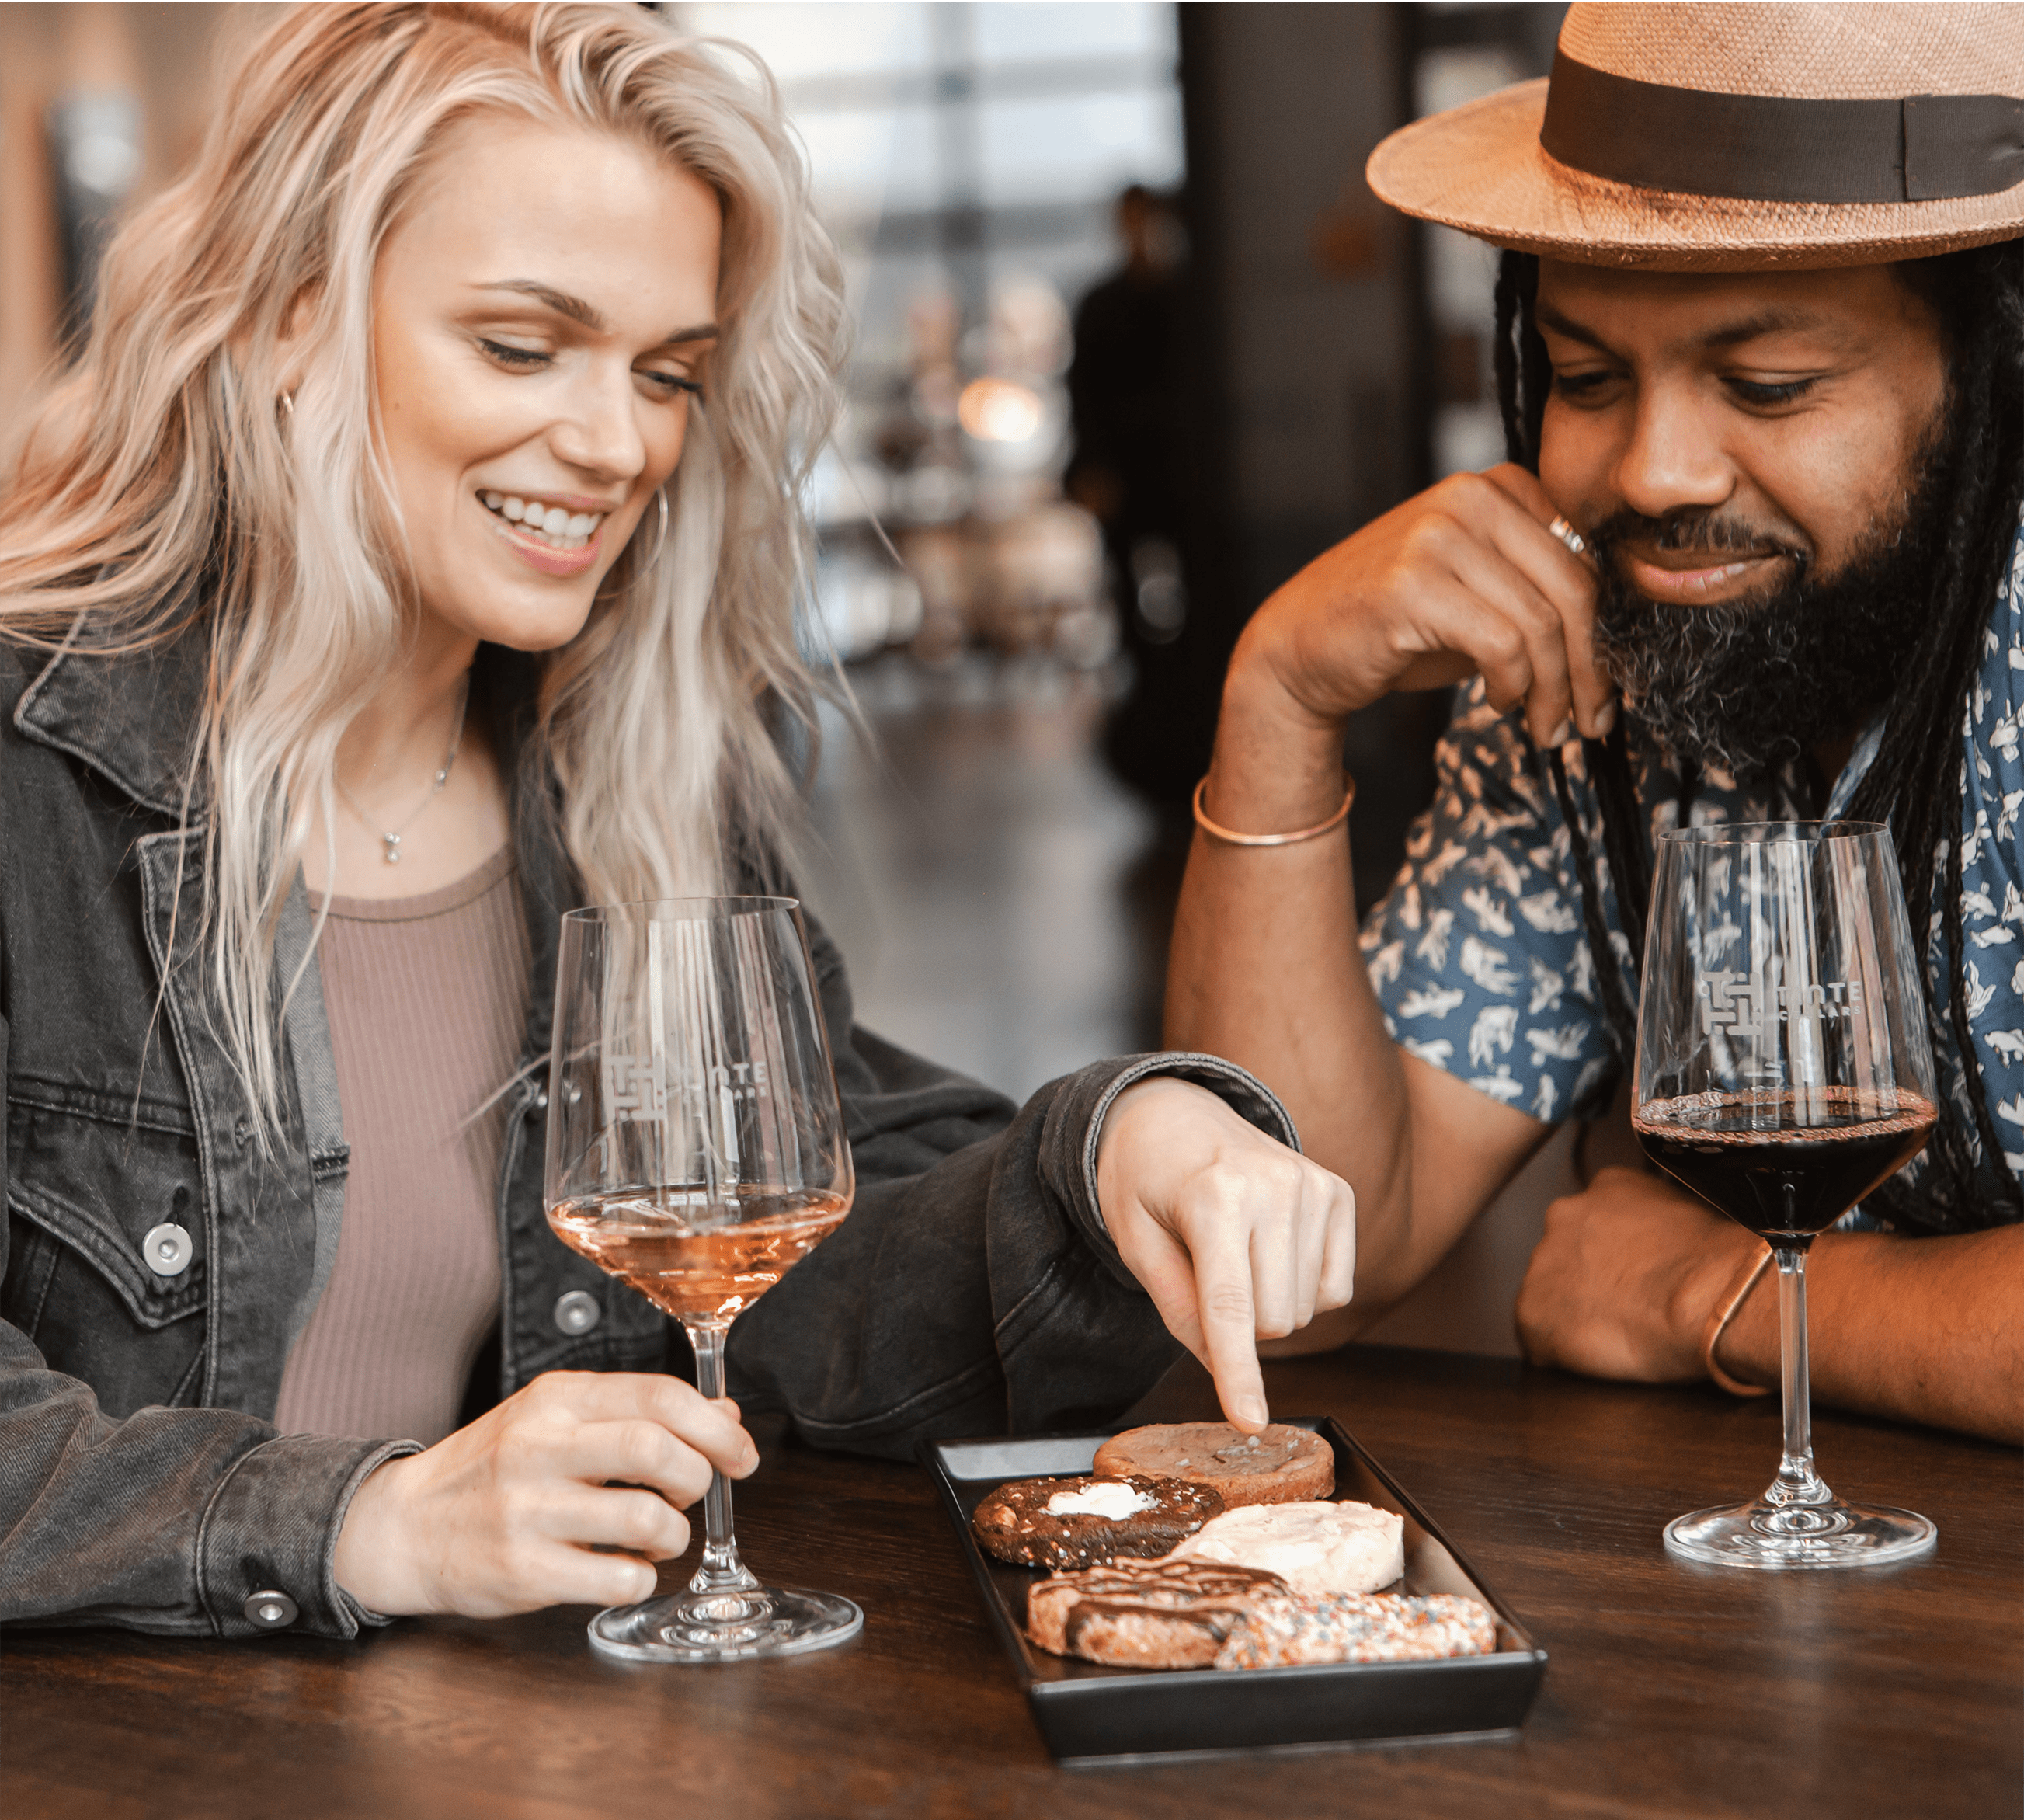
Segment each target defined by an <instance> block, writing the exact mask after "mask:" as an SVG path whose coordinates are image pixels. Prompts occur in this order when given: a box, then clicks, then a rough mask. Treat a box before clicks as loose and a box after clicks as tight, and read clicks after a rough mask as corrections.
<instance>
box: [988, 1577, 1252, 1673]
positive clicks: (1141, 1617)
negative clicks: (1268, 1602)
mask: <svg viewBox="0 0 2024 1820" xmlns="http://www.w3.org/2000/svg"><path fill="white" fill-rule="evenodd" d="M1286 1590H1287V1587H1286V1583H1285V1581H1284V1580H1282V1579H1280V1577H1279V1576H1278V1575H1277V1574H1276V1573H1261V1572H1259V1571H1258V1570H1257V1569H1254V1568H1249V1567H1224V1566H1222V1565H1219V1564H1217V1563H1216V1562H1213V1561H1118V1562H1117V1563H1115V1564H1114V1565H1112V1566H1109V1567H1096V1568H1091V1569H1087V1570H1086V1571H1085V1572H1080V1573H1058V1574H1056V1575H1055V1576H1054V1578H1053V1579H1051V1580H1040V1581H1038V1582H1036V1583H1035V1584H1034V1585H1033V1586H1032V1587H1031V1588H1030V1589H1029V1591H1028V1592H1027V1594H1026V1634H1027V1635H1029V1637H1031V1638H1032V1639H1033V1641H1034V1642H1036V1643H1037V1644H1038V1645H1039V1646H1040V1647H1041V1648H1042V1649H1047V1650H1050V1651H1051V1652H1052V1653H1054V1654H1055V1655H1057V1656H1080V1657H1082V1658H1083V1659H1084V1660H1086V1661H1090V1662H1101V1663H1102V1664H1105V1665H1106V1667H1109V1668H1209V1667H1211V1666H1212V1665H1213V1664H1214V1663H1215V1661H1216V1657H1217V1654H1218V1653H1219V1651H1220V1650H1221V1649H1223V1646H1224V1645H1225V1644H1226V1643H1227V1642H1229V1640H1230V1638H1231V1636H1232V1635H1234V1633H1235V1632H1237V1631H1238V1630H1239V1629H1240V1627H1241V1626H1242V1624H1243V1623H1244V1620H1245V1614H1246V1613H1248V1612H1249V1610H1250V1609H1251V1607H1252V1605H1253V1604H1254V1603H1255V1602H1256V1601H1257V1600H1259V1599H1260V1598H1264V1597H1266V1596H1267V1595H1270V1594H1275V1593H1279V1594H1283V1593H1285V1591H1286Z"/></svg>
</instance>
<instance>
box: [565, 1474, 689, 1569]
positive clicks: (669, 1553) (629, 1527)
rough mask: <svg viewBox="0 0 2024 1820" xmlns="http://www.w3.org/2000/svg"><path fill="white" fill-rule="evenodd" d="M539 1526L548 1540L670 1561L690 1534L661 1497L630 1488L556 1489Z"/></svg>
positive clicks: (681, 1517)
mask: <svg viewBox="0 0 2024 1820" xmlns="http://www.w3.org/2000/svg"><path fill="white" fill-rule="evenodd" d="M539 1522H540V1525H541V1530H542V1532H543V1533H544V1534H545V1536H547V1538H548V1539H549V1540H551V1541H555V1542H564V1543H570V1544H571V1545H572V1546H573V1547H579V1548H591V1547H595V1548H622V1549H624V1550H626V1552H627V1553H628V1554H640V1555H644V1556H645V1557H646V1558H647V1559H648V1560H649V1561H673V1560H674V1559H675V1558H677V1556H679V1555H680V1554H683V1553H684V1551H685V1550H687V1549H688V1545H689V1536H690V1532H691V1531H690V1524H689V1520H688V1518H687V1517H684V1515H683V1514H681V1512H680V1511H679V1510H677V1509H676V1508H675V1507H674V1506H673V1505H672V1504H670V1503H669V1502H668V1501H667V1499H665V1498H663V1497H662V1496H661V1495H660V1494H659V1493H658V1492H650V1491H645V1490H643V1489H641V1488H640V1487H638V1486H636V1485H583V1484H560V1485H557V1486H556V1487H555V1488H554V1489H553V1491H552V1494H551V1495H550V1497H549V1499H548V1504H547V1507H546V1508H545V1510H543V1511H542V1513H541V1517H540V1518H539Z"/></svg>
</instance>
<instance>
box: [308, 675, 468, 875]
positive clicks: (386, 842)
mask: <svg viewBox="0 0 2024 1820" xmlns="http://www.w3.org/2000/svg"><path fill="white" fill-rule="evenodd" d="M470 703H471V673H470V672H469V671H468V670H467V671H466V672H465V673H464V692H463V693H462V694H461V695H459V696H458V697H457V724H456V725H454V726H453V727H452V728H450V730H449V750H448V751H447V752H446V753H445V754H443V761H442V765H441V766H440V767H439V768H438V770H437V772H436V774H435V777H434V779H433V780H431V782H430V784H429V793H428V794H427V795H426V796H425V797H424V798H422V800H421V801H420V802H418V803H416V805H415V806H414V808H413V809H411V810H409V813H408V816H407V819H406V820H404V821H403V822H402V824H400V826H399V827H390V828H384V829H383V828H381V827H380V826H379V825H378V824H376V823H375V822H374V820H373V819H372V816H369V815H368V814H367V813H365V810H364V809H361V808H360V807H359V806H358V798H357V797H355V796H354V795H353V794H351V792H350V791H349V790H347V789H346V788H345V787H344V780H343V779H342V778H341V777H339V776H336V773H335V772H333V773H332V782H333V783H336V785H337V793H338V794H339V796H341V797H343V798H344V800H345V802H347V803H348V804H349V805H350V809H351V813H353V814H354V815H355V816H358V819H359V820H360V821H361V823H363V824H365V829H366V831H367V832H368V833H369V834H373V835H378V836H379V838H380V845H381V849H382V850H381V853H380V857H381V858H382V859H383V860H385V861H386V862H387V864H388V865H390V866H398V864H400V863H401V836H402V835H404V834H405V833H406V832H407V831H408V830H409V828H411V827H413V826H414V825H415V821H416V817H417V816H420V814H421V813H422V811H423V810H424V809H427V807H428V806H429V805H430V804H431V803H432V802H435V799H436V798H438V796H440V795H441V794H442V787H443V786H444V785H445V784H446V783H449V768H450V767H451V766H452V765H454V764H455V763H456V762H457V747H458V746H459V745H460V744H461V743H463V739H464V710H465V708H467V707H468V706H469V705H470Z"/></svg>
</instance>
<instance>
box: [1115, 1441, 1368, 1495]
mask: <svg viewBox="0 0 2024 1820" xmlns="http://www.w3.org/2000/svg"><path fill="white" fill-rule="evenodd" d="M1096 1470H1098V1472H1099V1473H1160V1474H1162V1475H1164V1476H1165V1477H1169V1478H1176V1479H1194V1480H1198V1481H1200V1482H1201V1484H1205V1485H1213V1486H1214V1487H1215V1488H1216V1490H1217V1491H1218V1492H1221V1493H1222V1495H1223V1504H1224V1506H1225V1507H1226V1508H1227V1509H1229V1510H1236V1509H1237V1508H1238V1506H1239V1505H1241V1504H1289V1503H1296V1502H1297V1501H1299V1500H1300V1499H1311V1498H1326V1496H1327V1495H1329V1492H1333V1490H1334V1489H1335V1453H1334V1450H1333V1449H1332V1448H1330V1447H1329V1444H1328V1443H1327V1442H1326V1441H1325V1440H1322V1437H1320V1436H1319V1435H1318V1434H1311V1433H1309V1432H1308V1431H1307V1429H1304V1428H1289V1427H1288V1426H1286V1425H1285V1423H1284V1422H1273V1423H1272V1424H1271V1425H1270V1426H1268V1427H1267V1429H1265V1431H1264V1433H1262V1434H1254V1435H1247V1434H1245V1433H1244V1432H1243V1430H1242V1429H1238V1428H1233V1427H1232V1426H1230V1424H1229V1423H1228V1422H1175V1423H1172V1424H1166V1425H1160V1426H1154V1427H1151V1428H1130V1429H1126V1430H1125V1431H1124V1433H1122V1434H1120V1435H1113V1436H1112V1437H1111V1438H1110V1439H1109V1440H1107V1441H1106V1442H1105V1443H1104V1444H1103V1445H1102V1447H1100V1448H1098V1449H1097V1450H1096Z"/></svg>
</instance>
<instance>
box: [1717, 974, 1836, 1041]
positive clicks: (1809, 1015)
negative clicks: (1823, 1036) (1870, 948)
mask: <svg viewBox="0 0 2024 1820" xmlns="http://www.w3.org/2000/svg"><path fill="white" fill-rule="evenodd" d="M1695 984H1696V992H1697V993H1698V996H1699V997H1700V1010H1701V1028H1702V1029H1703V1030H1704V1031H1708V1032H1713V1031H1716V1030H1725V1031H1728V1032H1729V1033H1731V1034H1733V1035H1734V1036H1736V1037H1740V1038H1744V1039H1746V1040H1758V1041H1769V1040H1771V1039H1772V1038H1773V1037H1775V1036H1776V1033H1777V1027H1778V1026H1780V1024H1788V1023H1791V1022H1793V1021H1794V1020H1795V1018H1797V1019H1801V1020H1805V1021H1808V1022H1814V1021H1817V1022H1821V1023H1834V1022H1837V1021H1839V1020H1841V1019H1843V1018H1853V1017H1854V1016H1855V1015H1856V1014H1857V1012H1859V1011H1861V1010H1862V1009H1863V1002H1862V982H1861V980H1859V979H1854V980H1840V979H1834V980H1810V981H1808V982H1806V984H1804V985H1780V984H1778V983H1777V982H1775V981H1770V980H1766V978H1765V976H1764V972H1763V970H1762V968H1761V967H1760V968H1759V969H1758V971H1756V972H1754V973H1749V974H1744V973H1737V972H1734V971H1731V970H1729V969H1728V968H1726V967H1722V968H1718V969H1716V970H1715V971H1714V972H1712V973H1705V974H1702V975H1701V976H1700V978H1699V979H1698V980H1697V981H1696V982H1695Z"/></svg>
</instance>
